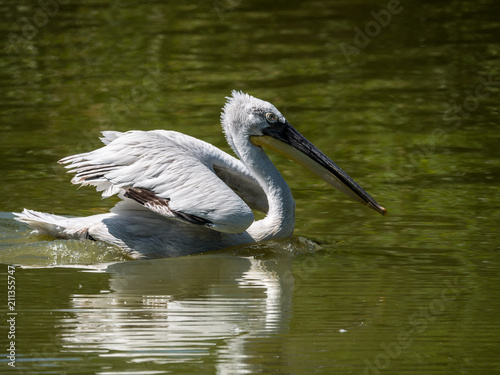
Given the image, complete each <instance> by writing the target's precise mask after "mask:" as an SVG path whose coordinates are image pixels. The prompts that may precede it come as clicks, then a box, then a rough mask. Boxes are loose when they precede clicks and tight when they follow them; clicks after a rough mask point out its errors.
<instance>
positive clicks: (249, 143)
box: [16, 91, 387, 258]
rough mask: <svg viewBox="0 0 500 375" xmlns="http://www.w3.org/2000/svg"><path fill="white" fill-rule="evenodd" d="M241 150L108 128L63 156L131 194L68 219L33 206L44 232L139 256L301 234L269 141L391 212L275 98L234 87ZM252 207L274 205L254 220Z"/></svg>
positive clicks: (233, 141)
mask: <svg viewBox="0 0 500 375" xmlns="http://www.w3.org/2000/svg"><path fill="white" fill-rule="evenodd" d="M221 123H222V128H223V131H224V134H225V136H226V140H227V142H228V144H229V145H230V146H231V148H232V149H233V151H234V153H235V154H236V155H237V157H238V159H236V158H234V157H232V156H230V155H228V154H227V153H225V152H223V151H221V150H219V149H218V148H216V147H214V146H212V145H211V144H209V143H206V142H204V141H201V140H199V139H196V138H193V137H190V136H188V135H185V134H181V133H178V132H174V131H167V130H153V131H128V132H125V133H121V132H116V131H105V132H103V133H102V135H103V136H102V138H101V140H102V142H103V143H104V144H105V146H104V147H102V148H99V149H97V150H94V151H91V152H87V153H83V154H78V155H74V156H69V157H66V158H64V159H62V160H60V161H59V162H60V163H62V164H65V165H66V168H68V169H69V172H71V173H74V174H75V176H74V177H73V179H72V180H71V182H72V183H73V184H81V185H93V186H95V187H96V189H97V191H100V192H102V196H103V197H104V198H106V197H110V196H112V195H115V194H117V195H118V196H119V197H120V198H121V199H122V200H121V201H120V202H119V203H118V204H116V205H115V207H113V208H112V209H111V210H110V212H109V213H107V214H100V215H93V216H88V217H76V218H67V217H63V216H57V215H52V214H46V213H41V212H36V211H32V210H27V209H25V210H24V211H23V212H22V213H18V214H16V219H17V220H19V221H22V222H25V223H28V224H29V225H30V226H31V227H33V228H34V229H35V230H36V231H38V232H39V233H43V234H49V235H52V236H55V237H60V238H68V239H91V240H96V241H103V242H106V243H109V244H112V245H116V246H119V247H121V248H122V249H124V250H125V251H126V252H128V253H129V254H130V255H131V256H132V257H135V258H142V257H169V256H178V255H187V254H193V253H199V252H203V251H209V250H216V249H222V248H225V247H229V246H233V245H240V244H247V243H252V242H260V241H266V240H270V239H282V238H287V237H290V236H291V235H292V232H293V228H294V223H295V202H294V200H293V197H292V193H291V191H290V188H289V187H288V185H287V184H286V182H285V180H284V179H283V177H282V176H281V175H280V173H279V172H278V170H277V169H276V167H275V166H274V165H273V164H272V162H271V160H270V159H269V158H268V156H267V155H266V153H265V151H264V149H265V148H269V149H272V150H275V151H277V152H279V153H281V154H283V155H285V156H287V157H288V158H290V159H292V160H294V161H296V162H298V163H299V164H301V165H302V166H304V167H305V168H307V169H310V170H311V171H312V172H314V173H315V174H316V175H317V176H319V177H320V178H322V179H324V180H325V181H326V182H328V183H329V184H331V185H332V186H334V187H335V188H337V189H339V190H340V191H342V192H343V193H345V194H346V195H348V196H349V197H351V198H352V199H354V200H356V201H358V202H361V203H363V204H364V205H366V206H368V207H370V208H372V209H374V210H375V211H377V212H379V213H380V214H382V215H386V214H387V211H386V209H385V208H383V207H382V206H380V205H379V204H378V203H377V202H375V200H374V199H373V198H372V197H370V196H369V195H368V194H367V193H366V192H365V191H364V190H363V189H362V188H361V187H360V186H359V185H358V184H357V183H356V182H355V181H354V180H353V179H352V178H351V177H349V175H348V174H347V173H345V172H344V171H343V170H342V169H340V168H339V167H338V166H337V165H336V164H335V163H334V162H333V161H331V160H330V159H329V158H328V157H327V156H326V155H325V154H323V153H322V152H321V151H320V150H319V149H318V148H317V147H316V146H314V145H313V144H312V143H310V142H309V141H308V140H307V139H306V138H305V137H304V136H302V135H301V134H300V133H299V132H298V131H297V130H295V129H294V128H293V127H292V126H291V125H290V124H289V123H288V121H287V120H286V119H285V117H284V116H283V115H282V114H281V113H280V112H279V111H278V110H277V109H276V107H274V106H273V105H272V104H271V103H268V102H266V101H263V100H260V99H257V98H254V97H252V96H250V95H248V94H245V93H243V92H238V91H233V92H232V96H231V97H228V98H227V102H226V104H225V106H224V108H223V111H222V114H221ZM252 209H253V210H257V211H262V212H265V213H266V216H265V218H263V219H262V220H257V221H255V219H254V214H253V212H252Z"/></svg>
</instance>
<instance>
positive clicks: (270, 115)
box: [266, 112, 278, 122]
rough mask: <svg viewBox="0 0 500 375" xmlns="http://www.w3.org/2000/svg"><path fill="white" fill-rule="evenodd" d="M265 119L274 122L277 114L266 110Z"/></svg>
mask: <svg viewBox="0 0 500 375" xmlns="http://www.w3.org/2000/svg"><path fill="white" fill-rule="evenodd" d="M266 120H267V121H268V122H276V121H278V116H276V115H275V114H274V113H272V112H267V113H266Z"/></svg>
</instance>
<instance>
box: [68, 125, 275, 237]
mask: <svg viewBox="0 0 500 375" xmlns="http://www.w3.org/2000/svg"><path fill="white" fill-rule="evenodd" d="M101 139H102V141H103V143H104V144H105V146H104V147H102V148H100V149H97V150H94V151H91V152H88V153H84V154H78V155H74V156H70V157H67V158H64V159H62V160H61V161H60V163H63V164H67V165H66V168H68V169H70V172H72V173H75V176H74V177H73V179H72V180H71V182H72V183H74V184H81V185H93V186H95V187H96V189H97V191H102V195H103V197H109V196H112V195H114V194H118V195H119V196H120V197H121V198H123V199H125V200H127V199H132V200H134V201H136V202H138V203H140V204H141V205H143V206H144V207H146V208H148V209H150V210H151V211H153V212H155V213H157V214H159V215H162V216H164V217H168V218H172V219H177V220H181V221H185V222H189V223H192V224H199V225H205V226H207V227H210V228H212V229H214V230H217V231H220V232H227V233H240V232H243V231H245V230H246V229H247V228H248V227H249V226H250V225H251V224H252V223H253V221H254V215H253V212H252V210H251V208H250V207H252V208H256V209H259V210H267V199H266V197H265V194H264V192H263V191H262V189H261V188H260V186H259V184H258V183H257V181H256V180H255V179H254V178H253V177H252V175H251V174H250V172H249V171H248V170H247V168H246V167H245V166H244V165H243V163H241V162H240V161H239V160H238V159H236V158H233V157H232V156H230V155H228V154H226V153H225V152H223V151H221V150H219V149H218V148H216V147H214V146H212V145H211V144H209V143H206V142H203V141H200V140H198V139H196V138H193V137H190V136H187V135H184V134H181V133H177V132H173V131H165V130H154V131H147V132H144V131H130V132H126V133H120V132H103V138H101ZM249 206H250V207H249Z"/></svg>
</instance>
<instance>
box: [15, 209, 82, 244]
mask: <svg viewBox="0 0 500 375" xmlns="http://www.w3.org/2000/svg"><path fill="white" fill-rule="evenodd" d="M14 215H15V219H16V220H17V221H21V222H23V223H26V224H28V225H29V226H30V227H32V228H33V229H35V230H36V232H37V233H39V234H48V235H51V236H54V237H59V238H73V239H87V238H89V234H88V228H79V229H78V228H74V227H73V226H72V225H71V224H72V219H70V218H67V217H64V216H58V215H52V214H46V213H43V212H38V211H33V210H27V209H24V210H23V212H22V213H14Z"/></svg>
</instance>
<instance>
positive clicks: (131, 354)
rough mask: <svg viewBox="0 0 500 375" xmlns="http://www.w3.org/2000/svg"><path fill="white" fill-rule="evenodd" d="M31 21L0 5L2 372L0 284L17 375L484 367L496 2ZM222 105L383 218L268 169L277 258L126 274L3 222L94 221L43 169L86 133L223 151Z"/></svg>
mask: <svg viewBox="0 0 500 375" xmlns="http://www.w3.org/2000/svg"><path fill="white" fill-rule="evenodd" d="M47 4H49V3H47ZM50 4H52V5H51V7H49V8H47V7H46V8H45V10H43V11H42V10H41V8H40V5H39V3H38V2H35V1H32V2H30V1H27V0H24V1H16V2H14V1H10V0H6V1H3V2H0V9H1V12H0V14H1V16H0V17H1V20H2V22H0V28H1V30H2V43H3V46H4V48H3V49H1V50H0V66H1V69H0V81H1V87H2V89H1V90H0V105H1V108H0V133H1V137H0V154H1V155H0V171H1V177H2V183H1V184H0V196H1V197H2V198H1V200H0V202H1V204H0V211H2V212H3V213H2V214H1V215H0V262H2V266H1V269H0V270H1V275H0V280H1V282H0V291H2V290H3V292H1V293H4V294H3V295H4V296H5V297H3V298H2V301H3V302H2V304H3V305H2V306H3V307H2V321H3V322H4V323H3V324H2V326H1V329H0V341H1V343H2V345H1V346H2V348H4V349H3V353H4V354H3V355H2V356H0V366H1V367H2V370H1V371H2V373H4V372H8V371H11V372H13V369H11V367H9V365H8V363H9V361H10V359H8V358H7V357H6V355H7V349H8V348H9V345H10V341H11V340H10V339H9V337H8V336H9V332H11V331H9V329H10V325H9V324H8V323H7V321H6V319H7V318H9V317H12V316H11V315H7V312H8V310H7V308H8V307H9V305H8V304H7V300H8V287H9V285H12V282H11V280H12V278H11V280H10V281H9V280H8V271H9V270H10V271H11V273H13V275H11V276H14V277H15V290H16V295H15V312H17V315H16V321H15V349H16V358H15V365H16V371H17V372H25V373H37V374H49V373H57V374H59V373H99V374H119V373H127V374H156V373H173V374H192V373H207V374H211V373H213V374H246V373H249V374H250V373H252V374H253V373H262V374H268V373H279V374H310V373H318V374H332V373H339V374H379V373H380V374H491V373H496V372H498V369H499V367H500V361H499V359H498V358H499V356H498V353H499V344H500V339H499V338H498V337H499V334H500V329H499V328H500V327H499V322H498V315H499V312H500V302H499V298H498V296H499V287H498V285H500V283H499V281H500V280H499V279H500V277H499V272H498V269H499V261H500V256H499V254H498V250H499V240H498V237H497V233H498V223H499V222H500V220H499V219H500V210H499V205H498V197H500V187H499V176H500V156H499V153H498V145H499V144H500V143H499V134H500V132H499V131H498V130H499V125H498V119H499V105H498V103H499V100H500V84H499V82H500V65H499V64H498V61H499V60H498V59H499V54H500V42H499V40H500V21H498V14H499V11H500V8H499V5H498V4H497V2H494V1H492V0H485V1H451V2H446V3H443V2H437V3H436V2H415V1H413V2H409V1H401V2H400V4H399V6H397V7H392V8H390V9H388V3H387V2H367V1H356V2H349V3H346V2H337V1H315V2H305V1H287V2H274V3H272V4H270V3H267V2H266V3H264V2H251V3H249V2H245V1H238V0H236V1H223V0H220V1H219V0H217V1H214V2H196V1H184V2H155V1H151V2H147V3H143V4H141V5H133V4H126V3H124V2H118V1H115V2H107V1H102V0H97V1H95V2H93V3H92V4H90V3H88V4H83V3H82V4H80V3H75V2H72V1H68V2H65V3H64V2H62V1H61V2H60V3H59V4H58V6H57V7H56V6H54V5H53V4H54V3H50ZM391 4H392V3H391ZM394 4H395V3H394ZM44 14H45V15H46V16H45V18H44ZM29 24H31V25H32V26H29ZM23 33H24V34H23ZM231 89H241V90H244V91H247V92H249V93H251V94H253V95H255V96H257V97H259V98H262V99H265V100H268V101H271V102H272V103H274V104H275V105H276V106H277V107H278V108H279V109H280V110H282V112H283V113H284V114H285V116H286V117H287V119H288V120H289V121H290V123H291V124H292V125H294V126H295V127H296V128H297V129H299V131H300V132H301V133H303V134H304V135H305V136H306V137H307V138H308V139H309V140H311V141H312V142H313V143H314V144H316V145H317V146H318V147H319V148H320V149H322V150H323V151H324V152H325V153H326V154H327V155H329V156H331V158H332V159H333V160H334V161H335V162H337V163H338V164H339V165H340V166H341V167H342V168H343V169H345V170H346V171H347V172H348V173H349V174H350V175H351V176H352V177H353V178H354V179H355V180H356V181H358V182H359V183H360V184H361V185H362V186H363V187H365V189H366V190H367V191H368V192H369V193H370V194H371V195H372V196H373V197H374V198H375V199H376V200H377V201H378V202H379V203H380V204H382V205H383V206H384V207H386V208H387V210H388V212H389V215H388V216H387V217H382V216H380V215H377V214H376V213H375V212H373V211H371V210H368V209H366V208H365V207H363V206H361V205H360V204H358V203H356V202H351V201H349V199H348V198H345V197H344V196H343V195H341V194H340V193H339V192H337V191H335V190H333V189H332V188H331V187H329V186H328V185H326V184H325V183H323V182H322V181H320V180H318V179H317V178H316V177H315V176H313V175H312V174H309V173H308V172H306V171H305V170H303V169H302V168H301V167H300V166H297V165H295V164H293V163H290V162H288V161H287V160H285V159H283V158H281V157H279V156H277V155H274V154H272V155H271V157H272V159H273V161H274V162H275V164H276V165H277V166H278V168H279V169H280V171H281V172H282V174H283V175H284V177H285V178H286V180H287V182H288V183H289V185H290V186H291V187H292V191H293V194H294V197H295V200H296V203H297V215H296V216H297V221H296V230H295V237H294V238H293V239H291V240H288V241H283V242H273V243H269V244H263V245H252V246H246V247H241V248H232V249H227V250H223V251H219V252H214V253H207V254H201V255H197V256H191V257H183V258H175V259H161V260H159V259H157V260H146V261H130V260H129V259H127V258H126V256H124V255H123V254H122V253H121V252H120V251H119V250H117V249H114V248H111V247H109V246H107V245H105V244H100V243H93V242H76V241H61V240H54V239H52V238H41V237H38V236H35V235H31V234H30V231H29V229H28V228H26V227H25V226H23V225H22V224H19V223H17V222H15V221H14V220H13V219H12V215H11V214H10V212H13V211H20V210H22V209H23V208H25V207H26V208H31V209H35V210H39V211H47V212H54V213H58V214H66V215H90V214H95V213H103V212H106V211H107V210H108V209H109V207H111V206H112V205H113V204H114V201H113V200H112V199H107V200H101V199H100V196H99V194H97V193H96V192H95V191H93V189H91V188H82V189H79V190H77V189H76V187H74V186H72V185H71V184H70V182H69V180H70V177H69V176H68V175H66V174H65V173H64V170H63V168H62V167H60V166H59V165H57V163H56V162H57V160H59V159H60V158H62V157H64V156H67V155H70V154H74V153H77V152H84V151H88V150H92V149H93V148H96V147H98V146H99V141H98V136H99V131H101V130H121V131H123V130H129V129H142V130H148V129H171V130H177V131H182V132H184V133H187V134H190V135H193V136H195V137H198V138H202V139H204V140H206V141H209V142H211V143H213V144H215V145H216V146H218V147H220V148H222V149H224V150H226V151H229V148H228V146H227V145H226V144H225V141H224V138H223V136H222V135H221V132H220V126H219V123H218V118H219V113H220V108H221V106H222V105H223V103H224V97H225V96H227V95H229V93H230V91H231ZM311 241H314V242H315V243H317V244H319V245H316V244H315V243H314V242H311ZM9 265H15V268H14V269H15V271H12V270H13V269H12V268H8V266H9ZM9 282H11V284H8V283H9ZM11 302H12V301H11ZM10 306H12V305H10Z"/></svg>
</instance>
